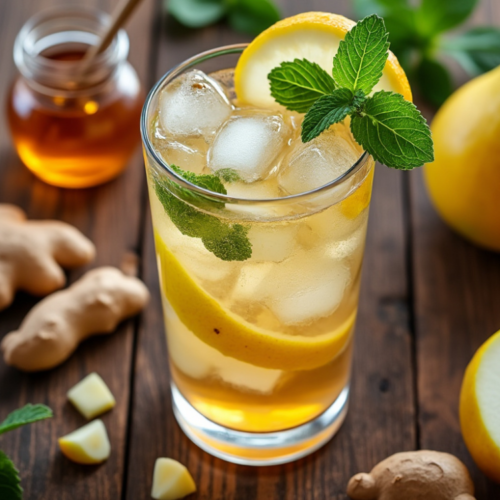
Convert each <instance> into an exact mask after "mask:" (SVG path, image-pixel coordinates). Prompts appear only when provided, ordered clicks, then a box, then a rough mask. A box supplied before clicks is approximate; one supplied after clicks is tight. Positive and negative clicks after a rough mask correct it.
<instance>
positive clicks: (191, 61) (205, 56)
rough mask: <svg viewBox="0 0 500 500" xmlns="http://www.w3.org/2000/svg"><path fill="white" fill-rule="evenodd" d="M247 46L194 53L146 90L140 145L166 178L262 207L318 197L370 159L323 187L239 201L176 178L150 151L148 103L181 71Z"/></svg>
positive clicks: (208, 194)
mask: <svg viewBox="0 0 500 500" xmlns="http://www.w3.org/2000/svg"><path fill="white" fill-rule="evenodd" d="M248 45H249V44H248V43H236V44H232V45H223V46H221V47H216V48H214V49H210V50H206V51H204V52H200V53H199V54H196V55H194V56H192V57H190V58H188V59H186V60H185V61H183V62H181V63H179V64H177V65H176V66H174V67H172V68H171V69H170V70H168V71H167V72H166V73H165V74H164V75H163V76H162V77H161V78H160V79H159V80H158V81H157V82H156V84H155V85H154V86H153V87H152V89H151V90H150V91H149V93H148V95H147V97H146V100H145V102H144V106H143V108H142V113H141V123H140V128H141V136H142V143H143V145H144V148H145V149H146V150H147V153H148V154H149V155H151V157H152V158H153V159H154V161H155V162H156V164H157V165H160V166H161V167H162V168H163V170H164V171H165V172H166V173H167V175H168V177H170V178H171V179H172V180H173V181H174V182H176V183H177V184H179V185H180V186H181V187H184V188H186V189H189V190H190V191H194V192H196V193H199V194H201V195H204V196H205V197H209V198H213V199H217V200H220V201H222V202H226V203H236V204H241V203H244V204H248V205H252V204H263V203H280V202H283V203H286V202H290V201H297V200H301V199H302V198H309V197H311V196H314V195H316V194H321V193H323V192H326V191H329V190H330V189H332V188H335V187H337V186H340V185H342V184H343V183H344V182H345V181H347V180H348V179H349V178H351V177H352V176H353V175H354V174H355V173H356V172H357V171H358V170H360V169H361V167H363V166H364V165H365V164H366V162H367V161H368V159H369V158H370V155H369V154H368V153H367V152H366V151H364V152H363V154H362V155H361V156H360V157H359V158H358V159H357V160H356V162H355V163H354V164H353V165H352V166H351V167H350V168H349V169H348V170H346V171H345V172H344V173H343V174H342V175H340V176H339V177H336V178H335V179H333V180H332V181H330V182H329V183H327V184H324V185H323V186H319V187H317V188H315V189H312V190H310V191H304V192H302V193H298V194H291V195H287V196H281V197H279V198H240V197H236V196H229V195H227V194H222V193H215V192H213V191H210V190H208V189H205V188H202V187H200V186H197V185H196V184H193V183H192V182H189V181H188V180H186V179H184V178H183V177H182V176H181V175H179V174H178V173H177V172H175V171H174V170H173V169H172V168H171V167H170V165H169V164H168V163H167V162H166V161H165V160H164V159H163V158H162V157H161V155H159V154H158V152H157V151H156V149H155V148H154V146H153V144H152V142H151V140H150V138H149V134H148V129H149V124H148V123H147V118H148V111H149V107H150V105H151V102H152V101H153V99H154V98H155V97H156V95H157V94H158V93H159V91H161V90H162V88H163V87H164V86H165V85H166V84H168V83H170V81H171V80H173V79H174V78H176V77H177V76H179V75H180V74H182V73H183V72H184V71H185V70H187V69H189V68H192V67H193V66H195V65H196V64H199V63H202V62H204V61H207V60H210V59H213V58H214V57H218V56H224V55H229V54H238V53H241V52H243V50H244V49H245V48H246V47H247V46H248Z"/></svg>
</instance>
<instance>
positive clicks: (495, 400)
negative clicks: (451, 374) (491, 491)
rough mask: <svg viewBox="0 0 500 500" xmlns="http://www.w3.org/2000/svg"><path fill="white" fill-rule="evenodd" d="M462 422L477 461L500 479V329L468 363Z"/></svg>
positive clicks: (487, 472)
mask: <svg viewBox="0 0 500 500" xmlns="http://www.w3.org/2000/svg"><path fill="white" fill-rule="evenodd" d="M460 424H461V427H462V435H463V437H464V440H465V444H466V445H467V448H468V449H469V452H470V454H471V455H472V458H473V459H474V461H475V462H476V464H477V465H478V466H479V468H480V469H481V470H482V471H483V472H484V473H485V474H486V475H487V476H489V477H490V478H491V479H493V480H494V481H497V482H498V483H500V331H499V332H497V333H496V334H495V335H493V337H491V338H490V339H489V340H488V341H487V342H486V343H484V344H483V345H482V347H481V348H480V349H479V350H478V351H477V352H476V354H475V355H474V357H473V358H472V361H471V362H470V364H469V366H468V367H467V370H466V372H465V377H464V381H463V384H462V392H461V395H460Z"/></svg>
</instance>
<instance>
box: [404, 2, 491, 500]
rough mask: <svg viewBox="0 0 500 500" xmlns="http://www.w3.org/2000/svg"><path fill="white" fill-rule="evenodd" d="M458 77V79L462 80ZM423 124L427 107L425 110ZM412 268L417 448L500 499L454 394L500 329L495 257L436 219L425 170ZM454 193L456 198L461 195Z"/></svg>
mask: <svg viewBox="0 0 500 500" xmlns="http://www.w3.org/2000/svg"><path fill="white" fill-rule="evenodd" d="M499 23H500V9H499V6H498V3H497V2H496V1H494V0H482V2H480V3H479V6H478V8H477V10H476V11H475V12H474V15H473V16H472V18H471V19H470V20H469V22H468V24H469V25H470V26H472V25H491V24H494V25H498V24H499ZM462 79H463V75H459V79H458V81H462ZM426 116H427V118H428V119H430V118H431V117H432V110H427V109H426ZM409 184H410V192H411V231H412V236H411V240H412V267H413V276H414V280H413V281H414V296H415V305H414V307H415V334H416V348H417V352H416V358H417V368H418V408H419V418H418V422H419V436H420V439H419V445H420V447H421V448H424V449H425V448H428V449H435V450H439V451H446V452H449V453H453V454H455V455H457V456H458V457H459V458H460V459H462V460H463V461H464V462H465V463H466V465H467V466H468V467H469V470H470V471H471V473H472V477H473V479H474V482H475V485H476V490H477V492H476V497H477V498H478V499H479V500H497V499H498V498H500V486H498V485H494V484H493V483H492V482H490V481H488V480H487V479H486V478H485V476H484V475H483V474H482V473H481V472H480V471H479V470H478V468H477V467H476V466H475V464H474V462H473V461H472V459H471V457H470V455H469V454H468V452H467V449H466V447H465V444H464V442H463V439H462V435H461V433H460V423H459V418H458V403H459V393H460V387H461V384H462V378H463V374H464V370H465V367H466V366H467V364H468V363H469V361H470V360H471V358H472V356H473V354H474V352H475V351H476V350H477V348H478V347H479V346H480V345H481V344H482V343H483V342H484V341H485V340H486V339H487V338H488V337H489V336H490V335H492V334H493V333H494V332H496V331H497V330H498V329H499V328H500V308H499V307H498V303H499V301H500V256H499V255H498V254H495V253H492V252H487V251H485V250H481V249H479V248H477V247H475V246H473V245H472V244H470V243H469V242H467V241H465V240H464V239H463V238H461V237H460V236H458V235H457V234H455V233H453V232H452V231H451V229H449V228H448V227H447V226H446V225H445V224H444V222H442V221H441V219H440V218H439V216H438V215H437V213H436V212H435V210H434V209H433V207H432V206H431V203H430V200H429V198H428V196H427V192H426V188H425V185H424V180H423V175H422V172H421V171H419V172H412V173H411V175H410V179H409ZM458 194H459V193H458Z"/></svg>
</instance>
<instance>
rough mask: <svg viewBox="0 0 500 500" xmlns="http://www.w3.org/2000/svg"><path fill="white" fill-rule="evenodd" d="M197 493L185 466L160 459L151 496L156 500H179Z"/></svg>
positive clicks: (167, 459)
mask: <svg viewBox="0 0 500 500" xmlns="http://www.w3.org/2000/svg"><path fill="white" fill-rule="evenodd" d="M195 491H196V485H195V484H194V481H193V478H192V477H191V474H189V471H188V470H187V469H186V467H184V465H182V464H180V463H179V462H177V460H173V459H171V458H158V459H157V460H156V463H155V470H154V474H153V489H152V491H151V496H152V497H153V498H155V499H156V500H178V499H179V498H184V497H185V496H187V495H190V494H191V493H194V492H195Z"/></svg>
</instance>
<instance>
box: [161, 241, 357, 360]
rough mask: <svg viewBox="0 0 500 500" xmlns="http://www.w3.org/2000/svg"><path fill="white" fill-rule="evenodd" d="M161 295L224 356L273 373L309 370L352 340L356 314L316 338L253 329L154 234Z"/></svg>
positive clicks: (181, 317) (338, 351)
mask: <svg viewBox="0 0 500 500" xmlns="http://www.w3.org/2000/svg"><path fill="white" fill-rule="evenodd" d="M156 251H157V253H158V261H159V267H160V269H159V272H160V281H161V286H162V289H163V292H164V294H165V296H166V298H167V299H168V301H169V302H170V305H171V306H172V307H173V309H174V310H175V312H176V313H177V315H178V316H179V319H180V320H181V321H182V322H183V323H184V325H185V326H186V327H187V328H188V329H189V330H191V331H192V332H193V333H194V334H195V335H196V336H197V337H198V338H199V339H200V340H202V341H203V342H205V343H206V344H208V345H209V346H211V347H213V348H214V349H217V350H218V351H219V352H221V353H222V354H224V355H225V356H230V357H232V358H235V359H238V360H240V361H244V362H245V363H250V364H252V365H256V366H261V367H263V368H272V369H276V370H312V369H314V368H318V367H320V366H323V365H325V364H326V363H328V362H329V361H331V360H332V359H334V358H335V357H336V356H337V355H338V354H340V353H341V352H342V351H343V349H344V348H345V346H346V345H347V342H348V340H349V338H350V335H351V332H352V329H353V326H354V320H355V317H356V313H355V312H354V313H353V314H352V315H351V316H350V317H349V318H348V319H347V320H346V321H345V322H344V324H343V325H341V326H340V327H339V328H337V329H336V330H335V331H333V332H330V333H327V334H322V335H318V336H316V337H303V336H292V335H285V334H281V333H278V332H272V331H269V330H265V329H263V328H259V327H257V326H255V325H252V324H251V323H249V322H248V321H246V320H244V319H243V318H242V317H240V316H237V315H236V314H234V313H233V312H231V311H229V310H228V309H226V308H224V307H222V306H221V304H220V303H219V302H218V301H217V300H216V299H215V298H214V297H212V296H211V295H210V294H208V293H207V292H206V291H205V290H203V289H202V288H201V287H200V285H198V283H197V282H196V281H195V280H194V279H193V278H192V277H191V276H190V275H189V274H188V272H187V271H186V270H185V269H184V268H183V267H182V265H181V264H180V262H179V261H178V260H177V258H176V257H175V255H174V254H173V253H172V252H171V251H170V250H169V249H168V248H167V247H166V246H165V244H164V243H163V240H162V239H161V237H160V236H159V235H156Z"/></svg>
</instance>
